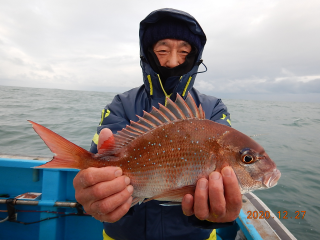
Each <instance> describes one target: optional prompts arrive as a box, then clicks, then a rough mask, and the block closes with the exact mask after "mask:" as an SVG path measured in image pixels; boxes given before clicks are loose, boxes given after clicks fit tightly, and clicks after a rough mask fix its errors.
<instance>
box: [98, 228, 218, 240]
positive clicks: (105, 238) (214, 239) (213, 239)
mask: <svg viewBox="0 0 320 240" xmlns="http://www.w3.org/2000/svg"><path fill="white" fill-rule="evenodd" d="M102 235H103V240H115V239H113V238H111V237H109V236H108V235H107V234H106V232H105V231H104V229H103V231H102ZM206 240H217V234H216V230H215V229H213V230H212V232H211V234H210V236H209V238H207V239H206Z"/></svg>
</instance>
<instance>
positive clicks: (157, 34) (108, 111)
mask: <svg viewBox="0 0 320 240" xmlns="http://www.w3.org/2000/svg"><path fill="white" fill-rule="evenodd" d="M205 42H206V36H205V34H204V32H203V30H202V29H201V27H200V25H199V24H198V22H197V21H196V20H195V19H194V18H193V17H192V16H191V15H189V14H188V13H185V12H182V11H178V10H174V9H160V10H157V11H154V12H152V13H150V14H149V15H148V16H147V17H146V18H145V19H144V20H143V21H142V22H141V23H140V53H141V67H142V72H143V80H144V84H143V85H142V86H141V87H139V88H134V89H131V90H129V91H128V92H125V93H123V94H119V95H117V96H116V97H115V98H114V100H113V101H112V103H111V104H109V105H107V106H106V108H105V109H104V110H103V111H102V117H101V122H100V125H99V127H98V131H97V134H96V135H95V137H94V139H93V143H92V146H91V152H93V153H97V152H98V150H99V148H100V146H101V144H102V143H103V142H104V141H105V140H107V139H108V138H109V137H110V136H111V135H112V133H113V134H115V133H116V132H117V131H119V130H121V129H122V128H124V127H125V126H126V125H128V124H130V120H133V121H137V120H138V118H137V117H136V114H137V115H140V116H142V115H143V110H145V111H147V112H149V111H150V110H151V108H152V106H155V107H158V104H159V103H161V104H163V105H165V104H166V97H170V98H171V99H172V100H175V98H176V95H177V94H180V95H181V96H182V97H184V98H185V97H186V96H187V94H188V92H189V93H190V94H191V95H192V96H193V98H194V100H195V101H196V103H197V104H198V105H199V104H201V105H202V107H203V109H204V111H205V114H206V118H207V119H211V120H213V121H215V122H219V123H221V124H225V125H230V119H229V113H228V112H227V108H226V107H225V105H224V104H223V103H222V102H221V100H220V99H217V98H215V97H211V96H206V95H203V94H200V93H199V92H198V91H197V90H195V89H194V88H193V83H194V80H195V77H196V74H197V70H198V67H199V65H200V64H201V63H202V60H201V55H202V51H203V48H204V45H205ZM74 187H75V190H76V199H77V200H78V201H79V202H80V203H81V204H82V205H83V207H84V209H85V210H86V212H87V213H89V214H91V215H92V216H93V217H94V218H96V219H98V220H100V221H103V222H105V223H104V238H105V239H166V240H168V239H212V237H214V235H215V234H214V232H213V231H212V229H216V228H220V227H224V226H229V225H232V224H233V221H234V220H235V219H236V217H237V216H238V214H239V212H240V209H241V194H240V190H239V187H238V181H237V178H236V176H235V174H234V172H233V170H232V169H231V168H230V167H225V168H223V169H222V171H221V173H219V172H213V173H211V174H210V176H209V179H205V178H202V179H199V180H198V182H197V186H196V191H195V195H194V196H192V195H190V194H187V195H185V196H184V198H183V201H182V207H181V206H171V207H164V206H160V205H159V204H161V202H159V201H150V202H147V203H142V204H140V205H139V204H137V205H135V206H134V207H132V208H130V205H131V203H132V196H131V194H132V192H133V187H132V186H131V185H130V179H129V178H128V177H126V176H123V175H122V170H121V169H120V168H116V167H105V168H99V169H97V168H89V169H86V170H82V171H80V172H79V173H78V174H77V176H76V177H75V179H74Z"/></svg>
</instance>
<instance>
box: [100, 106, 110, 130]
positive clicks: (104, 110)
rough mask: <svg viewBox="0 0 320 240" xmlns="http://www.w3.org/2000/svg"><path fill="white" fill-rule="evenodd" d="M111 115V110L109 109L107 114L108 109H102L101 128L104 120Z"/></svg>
mask: <svg viewBox="0 0 320 240" xmlns="http://www.w3.org/2000/svg"><path fill="white" fill-rule="evenodd" d="M109 115H110V110H109V109H107V112H106V109H102V111H101V120H100V123H99V126H101V124H102V122H103V119H105V118H106V117H108V116H109Z"/></svg>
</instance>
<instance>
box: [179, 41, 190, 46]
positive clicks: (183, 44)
mask: <svg viewBox="0 0 320 240" xmlns="http://www.w3.org/2000/svg"><path fill="white" fill-rule="evenodd" d="M188 46H191V45H190V43H188V42H186V41H182V42H181V43H180V44H179V47H188Z"/></svg>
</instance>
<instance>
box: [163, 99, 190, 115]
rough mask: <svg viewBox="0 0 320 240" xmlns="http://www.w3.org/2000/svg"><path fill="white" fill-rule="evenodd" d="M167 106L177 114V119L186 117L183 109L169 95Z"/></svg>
mask: <svg viewBox="0 0 320 240" xmlns="http://www.w3.org/2000/svg"><path fill="white" fill-rule="evenodd" d="M177 99H178V98H177ZM167 108H168V109H169V110H170V111H171V112H172V113H173V114H174V115H175V116H176V118H177V119H186V115H184V113H183V111H182V109H181V108H179V107H178V105H177V104H176V103H174V102H173V101H172V100H171V99H170V98H168V97H167Z"/></svg>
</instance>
